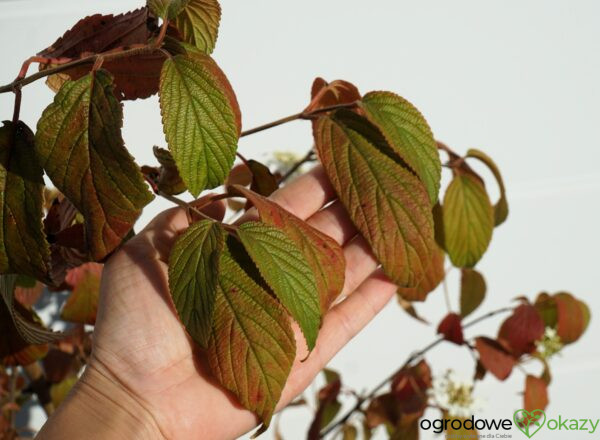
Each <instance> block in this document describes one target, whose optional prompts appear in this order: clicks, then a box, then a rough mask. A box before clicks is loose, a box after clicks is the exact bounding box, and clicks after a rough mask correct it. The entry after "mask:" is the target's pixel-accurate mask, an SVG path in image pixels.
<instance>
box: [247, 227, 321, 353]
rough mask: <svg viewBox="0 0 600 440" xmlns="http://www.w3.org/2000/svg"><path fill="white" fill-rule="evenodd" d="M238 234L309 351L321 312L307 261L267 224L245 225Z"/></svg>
mask: <svg viewBox="0 0 600 440" xmlns="http://www.w3.org/2000/svg"><path fill="white" fill-rule="evenodd" d="M237 234H238V237H239V238H240V240H241V241H242V243H243V244H244V247H245V248H246V251H247V252H248V254H249V255H250V257H251V258H252V260H253V261H254V263H255V264H256V266H257V267H258V270H259V271H260V274H261V275H262V277H263V278H264V279H265V281H266V282H267V284H268V285H269V286H270V287H271V288H272V289H273V292H275V295H276V296H277V298H278V299H279V301H281V303H282V304H283V306H284V307H285V308H286V309H287V310H288V311H289V312H290V314H291V315H292V317H293V318H294V320H295V321H296V322H297V323H298V325H300V328H301V329H302V333H303V334H304V337H305V338H306V343H307V345H308V349H309V350H312V349H313V348H314V346H315V342H316V340H317V335H318V333H319V327H320V325H321V310H320V304H319V293H318V291H317V284H316V280H315V276H314V274H313V272H312V269H311V267H310V265H309V264H308V262H307V261H306V258H304V255H303V254H302V252H301V251H300V249H299V248H298V247H297V246H296V244H295V242H294V241H292V239H290V238H289V237H288V236H287V235H286V234H285V233H284V232H283V231H282V230H281V229H279V228H276V227H274V226H270V225H268V224H266V223H259V222H246V223H244V224H242V225H241V226H240V227H239V228H238V230H237Z"/></svg>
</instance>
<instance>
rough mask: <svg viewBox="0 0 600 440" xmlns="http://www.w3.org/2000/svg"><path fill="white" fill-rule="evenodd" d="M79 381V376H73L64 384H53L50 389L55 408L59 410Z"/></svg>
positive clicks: (63, 382)
mask: <svg viewBox="0 0 600 440" xmlns="http://www.w3.org/2000/svg"><path fill="white" fill-rule="evenodd" d="M77 380H78V378H77V375H76V374H73V375H71V376H69V377H67V378H66V379H64V380H63V381H62V382H59V383H56V384H53V385H52V386H51V387H50V398H51V399H52V404H53V405H54V408H58V406H59V405H60V404H61V403H63V401H64V400H65V399H66V397H67V395H68V394H69V391H71V388H73V386H74V385H75V383H77Z"/></svg>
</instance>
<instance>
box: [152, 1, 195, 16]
mask: <svg viewBox="0 0 600 440" xmlns="http://www.w3.org/2000/svg"><path fill="white" fill-rule="evenodd" d="M188 1H189V0H146V5H147V7H148V9H150V11H152V13H153V14H154V15H156V16H158V17H161V18H163V19H165V18H166V19H168V20H174V19H175V18H176V17H177V14H179V13H180V12H181V10H182V9H183V7H184V6H185V4H186V3H187V2H188Z"/></svg>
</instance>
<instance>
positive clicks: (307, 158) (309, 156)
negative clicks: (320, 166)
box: [279, 149, 315, 184]
mask: <svg viewBox="0 0 600 440" xmlns="http://www.w3.org/2000/svg"><path fill="white" fill-rule="evenodd" d="M314 155H315V151H314V150H313V149H310V150H309V151H308V153H306V155H305V156H304V157H303V158H302V159H300V160H299V161H298V162H296V163H295V164H294V165H293V166H292V167H291V168H290V169H289V170H287V172H286V173H285V174H284V175H283V176H281V179H279V183H280V184H281V183H283V182H285V181H286V180H287V179H289V178H290V176H291V175H292V174H294V173H295V172H296V171H298V168H300V167H301V166H302V165H304V164H305V163H307V162H310V161H312V160H314Z"/></svg>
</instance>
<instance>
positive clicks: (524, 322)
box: [498, 304, 545, 357]
mask: <svg viewBox="0 0 600 440" xmlns="http://www.w3.org/2000/svg"><path fill="white" fill-rule="evenodd" d="M544 329H545V326H544V321H543V320H542V317H541V316H540V314H539V312H538V311H537V310H536V308H535V307H534V306H532V305H531V304H521V305H520V306H518V307H517V308H516V309H515V310H514V311H513V314H512V315H511V316H509V317H508V318H507V319H506V320H505V321H504V322H503V323H502V326H501V327H500V331H499V332H498V339H501V340H503V341H505V342H506V343H507V344H508V346H509V347H510V349H511V351H512V352H513V354H514V355H515V356H516V357H519V356H521V355H522V354H525V353H531V352H533V351H534V350H535V341H538V340H540V339H541V338H542V336H543V335H544Z"/></svg>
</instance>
